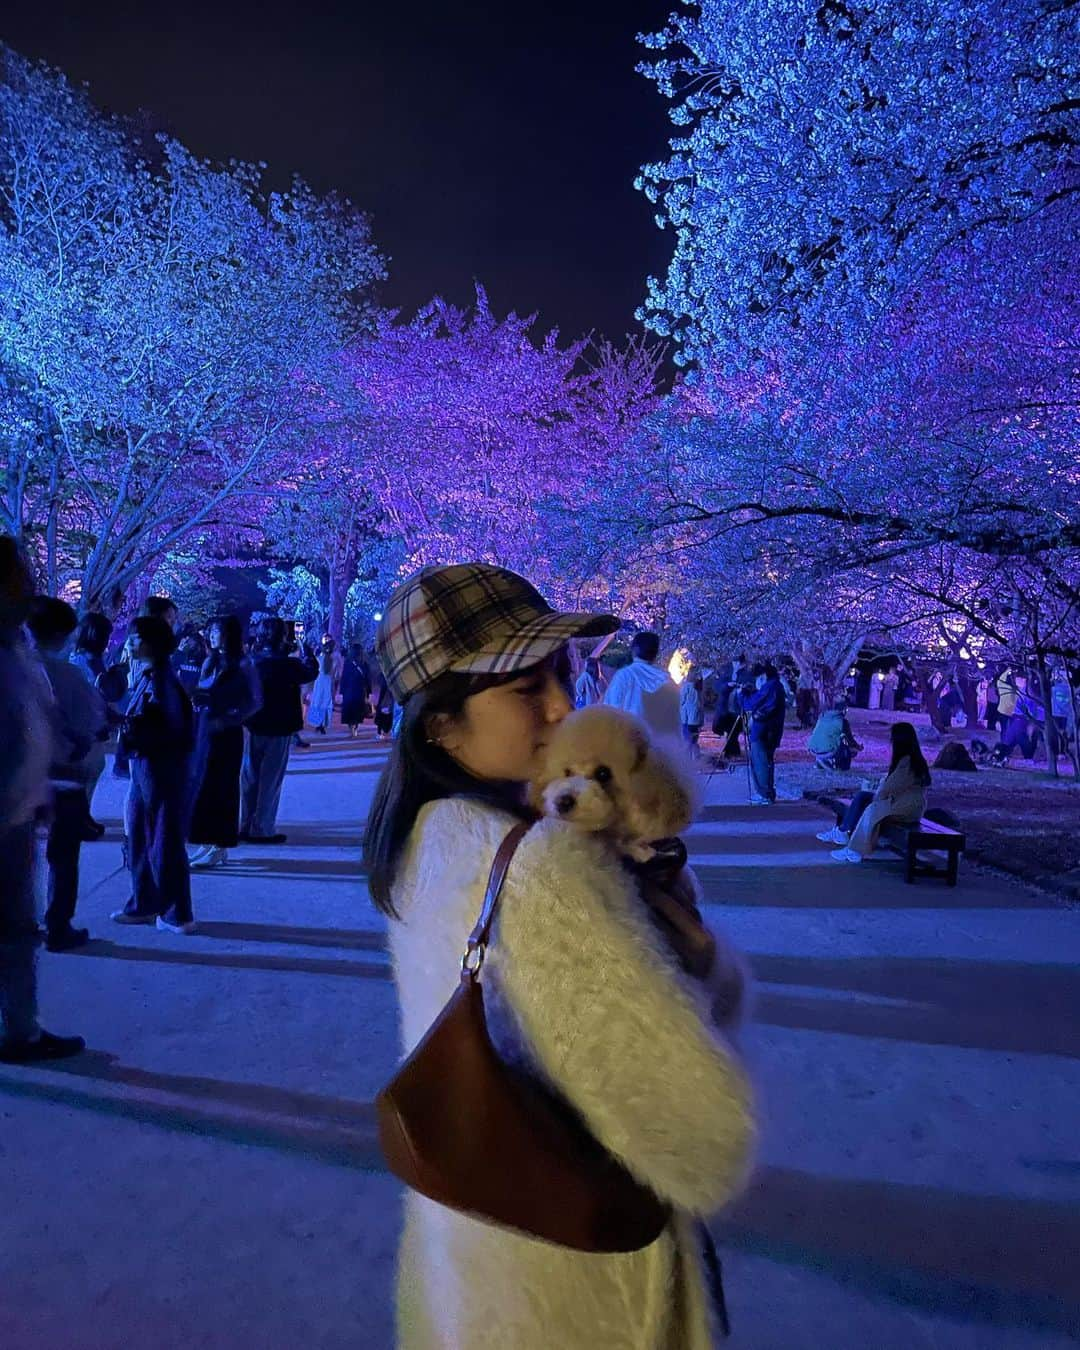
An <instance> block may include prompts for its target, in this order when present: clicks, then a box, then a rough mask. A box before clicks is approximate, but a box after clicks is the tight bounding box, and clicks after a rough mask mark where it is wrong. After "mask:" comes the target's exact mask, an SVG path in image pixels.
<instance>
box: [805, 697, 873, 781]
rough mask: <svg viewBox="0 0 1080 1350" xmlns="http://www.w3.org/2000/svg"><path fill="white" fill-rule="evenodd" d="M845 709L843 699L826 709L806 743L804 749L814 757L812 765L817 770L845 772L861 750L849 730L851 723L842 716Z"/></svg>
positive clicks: (845, 705)
mask: <svg viewBox="0 0 1080 1350" xmlns="http://www.w3.org/2000/svg"><path fill="white" fill-rule="evenodd" d="M846 708H847V704H846V703H845V701H844V700H843V699H838V700H837V702H836V706H835V707H834V708H826V709H825V711H824V712H823V713H822V714H821V716H820V717H819V718H818V720H817V723H816V725H815V726H814V729H813V731H812V732H811V733H810V738H809V740H808V741H807V742H806V748H807V750H808V751H809V752H810V754H812V755H813V756H814V763H815V764H816V765H817V766H818V768H819V769H840V770H841V771H842V772H846V770H848V769H850V768H851V761H852V760H853V759H854V758H855V756H856V755H857V754H858V752H859V751H860V750H861V749H862V746H861V745H860V744H859V742H858V741H857V740H856V739H855V734H854V732H853V731H852V730H851V723H850V722H849V721H848V720H847V717H846V716H845V715H844V713H845V709H846Z"/></svg>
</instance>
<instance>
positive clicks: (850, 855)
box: [158, 848, 862, 923]
mask: <svg viewBox="0 0 1080 1350" xmlns="http://www.w3.org/2000/svg"><path fill="white" fill-rule="evenodd" d="M829 857H830V858H835V859H836V861H837V862H846V863H861V862H862V854H861V853H856V852H855V850H854V849H853V848H834V849H833V851H832V852H831V853H830V854H829ZM158 922H159V923H160V922H161V920H160V919H159V920H158Z"/></svg>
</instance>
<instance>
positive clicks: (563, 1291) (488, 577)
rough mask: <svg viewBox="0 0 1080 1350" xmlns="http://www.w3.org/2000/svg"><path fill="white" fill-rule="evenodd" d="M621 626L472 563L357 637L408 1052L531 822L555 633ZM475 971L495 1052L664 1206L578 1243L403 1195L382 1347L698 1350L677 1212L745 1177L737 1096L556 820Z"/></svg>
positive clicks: (567, 828)
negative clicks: (395, 724)
mask: <svg viewBox="0 0 1080 1350" xmlns="http://www.w3.org/2000/svg"><path fill="white" fill-rule="evenodd" d="M616 627H617V620H615V619H613V618H611V617H609V616H595V615H586V614H565V613H558V612H556V611H553V610H552V609H551V608H550V607H549V606H548V605H547V604H546V603H545V601H544V600H543V599H542V597H541V596H540V595H539V594H538V593H537V592H536V591H535V590H534V589H533V587H532V586H530V585H529V584H528V583H527V582H526V581H525V580H524V579H523V578H521V577H519V576H517V575H515V574H514V573H512V572H508V571H506V570H504V569H502V568H498V567H492V566H488V565H484V564H471V565H465V566H455V567H444V568H427V569H425V570H424V571H422V572H420V573H419V574H418V575H417V576H415V577H413V578H412V579H411V580H409V581H407V582H405V583H404V584H403V585H402V586H401V587H399V589H398V590H397V591H396V592H395V594H394V595H393V596H392V598H391V600H390V602H389V604H388V605H387V609H386V614H385V617H384V619H383V620H382V623H381V625H380V629H379V633H378V637H377V644H376V645H377V651H378V655H379V661H380V665H381V667H382V669H383V672H384V675H385V678H386V680H387V682H388V684H389V686H390V689H391V691H392V693H393V696H394V698H395V699H396V700H397V701H398V702H399V703H400V704H402V705H403V714H402V726H401V731H400V735H399V737H398V739H397V741H396V742H395V744H394V747H393V750H392V751H391V756H390V760H389V762H388V764H387V766H386V768H385V770H384V772H383V776H382V778H381V780H380V783H379V787H378V791H377V793H376V798H375V803H374V805H373V808H372V812H371V816H370V819H369V823H368V830H367V836H366V839H365V850H364V851H365V863H366V866H367V870H368V874H369V881H370V887H371V892H372V895H373V897H374V899H375V902H376V904H377V905H378V906H379V908H380V909H382V910H383V911H384V912H385V913H387V914H389V915H390V916H391V917H392V918H394V919H396V920H399V921H398V922H394V923H392V924H391V932H390V945H391V951H392V955H393V961H394V970H395V978H396V981H397V987H398V994H399V998H400V1003H401V1012H402V1026H403V1038H404V1045H405V1051H406V1053H409V1052H410V1051H411V1050H412V1049H413V1048H414V1047H415V1046H416V1045H417V1043H418V1042H419V1041H420V1039H421V1038H422V1037H423V1036H424V1034H425V1033H426V1032H427V1030H428V1028H429V1026H430V1025H431V1024H432V1022H433V1021H434V1020H435V1019H436V1017H437V1016H438V1015H439V1013H440V1012H441V1010H442V1008H443V1005H444V1004H445V1002H446V1000H447V998H448V997H449V995H450V994H451V993H452V992H453V990H454V988H455V986H456V984H457V981H458V978H459V971H460V967H461V954H462V952H463V950H464V948H465V944H466V939H467V937H468V935H469V933H470V931H471V929H472V927H473V925H474V923H475V922H476V919H477V916H478V914H479V913H480V909H481V905H482V901H483V894H484V889H485V884H486V881H487V877H488V873H489V871H490V869H491V864H492V860H493V858H494V855H495V853H496V851H497V849H498V848H499V845H500V844H501V842H502V841H503V839H504V838H505V836H506V835H507V834H508V832H509V831H510V830H511V829H512V828H513V827H514V825H515V824H517V823H518V822H520V821H522V820H526V821H528V820H534V819H535V817H534V816H533V815H532V814H531V813H530V811H529V809H528V808H527V806H526V805H525V789H526V785H527V784H528V783H529V782H530V781H531V780H532V779H533V777H534V775H535V774H536V773H537V771H538V768H539V766H540V763H541V761H542V759H543V755H544V751H545V748H546V746H547V743H548V741H549V739H550V738H551V736H552V733H553V731H554V729H555V728H556V727H557V726H558V724H559V723H560V722H561V721H562V720H563V718H564V717H566V715H567V713H568V712H569V711H570V706H571V705H570V698H569V696H568V693H567V683H568V676H569V661H568V658H567V654H566V644H567V643H568V641H569V640H570V639H571V638H574V637H597V636H601V635H603V634H606V633H609V632H612V631H613V630H614V629H615V628H616ZM483 985H484V988H485V990H486V1002H487V1008H488V1020H489V1028H490V1032H491V1036H492V1039H493V1040H494V1042H495V1044H496V1045H497V1047H498V1049H499V1053H500V1056H501V1057H502V1058H503V1060H504V1061H507V1062H511V1063H514V1064H516V1065H519V1066H521V1067H523V1068H525V1069H526V1070H528V1071H529V1072H531V1073H532V1074H533V1075H534V1076H535V1077H537V1078H538V1079H540V1080H541V1081H542V1082H543V1083H545V1084H546V1085H547V1086H548V1087H550V1088H552V1089H554V1090H555V1091H556V1092H557V1093H558V1094H559V1095H561V1096H562V1097H563V1098H564V1099H565V1100H566V1101H567V1102H569V1103H570V1105H571V1106H572V1107H573V1108H574V1109H575V1110H576V1112H577V1113H578V1114H579V1115H580V1117H581V1118H582V1119H583V1120H584V1122H585V1124H586V1125H587V1126H588V1129H589V1130H590V1132H591V1133H592V1134H593V1136H594V1137H595V1138H596V1139H597V1140H598V1141H599V1142H600V1143H601V1144H602V1145H603V1146H604V1147H605V1148H606V1149H608V1150H609V1151H610V1152H611V1153H612V1154H614V1155H615V1156H616V1157H617V1158H618V1159H619V1160H620V1161H621V1162H622V1163H623V1164H624V1165H625V1166H626V1167H627V1168H628V1169H629V1171H630V1172H631V1173H632V1174H633V1175H634V1177H635V1178H636V1179H637V1180H638V1181H639V1182H642V1183H645V1184H646V1185H648V1186H649V1187H651V1188H652V1190H653V1191H654V1192H655V1193H656V1195H657V1196H659V1197H660V1199H661V1200H663V1201H664V1202H666V1203H667V1204H669V1205H670V1206H671V1208H672V1211H673V1213H672V1217H671V1218H670V1219H669V1221H668V1223H667V1226H666V1227H665V1228H664V1229H663V1231H662V1232H661V1234H660V1236H659V1237H658V1238H657V1239H656V1240H655V1241H654V1242H652V1243H650V1244H649V1245H647V1246H645V1247H642V1248H639V1249H638V1250H635V1251H630V1252H623V1253H619V1254H615V1255H606V1254H595V1253H591V1254H588V1255H586V1256H583V1255H582V1254H581V1252H579V1251H575V1250H572V1249H570V1248H565V1247H560V1246H557V1245H554V1244H552V1243H549V1242H545V1241H541V1240H539V1239H537V1238H535V1237H532V1236H529V1235H528V1234H526V1233H522V1232H519V1231H516V1230H512V1229H508V1228H504V1227H498V1226H496V1225H494V1224H488V1223H486V1222H484V1221H483V1220H481V1219H479V1218H476V1217H474V1216H471V1215H469V1214H465V1213H461V1212H458V1211H456V1210H452V1209H449V1208H445V1207H442V1206H440V1205H438V1204H436V1203H434V1202H433V1201H430V1200H428V1199H426V1198H425V1197H423V1196H421V1195H419V1194H417V1193H415V1192H413V1191H409V1192H408V1193H407V1195H406V1218H405V1228H404V1233H403V1237H402V1242H401V1248H400V1252H399V1267H398V1336H399V1339H398V1344H399V1345H400V1346H401V1347H402V1348H403V1350H435V1348H436V1347H465V1346H467V1347H469V1350H483V1348H484V1347H491V1350H494V1348H495V1347H499V1350H504V1348H505V1347H507V1346H513V1347H514V1350H541V1347H542V1348H543V1350H550V1347H551V1346H558V1347H560V1350H577V1348H579V1347H580V1350H594V1347H597V1346H601V1345H604V1346H634V1347H635V1348H639V1350H676V1348H678V1350H707V1347H709V1346H711V1345H713V1343H714V1336H715V1323H714V1315H713V1310H712V1304H711V1302H710V1297H709V1294H708V1292H707V1279H706V1275H705V1272H704V1270H703V1263H702V1260H701V1257H700V1254H699V1252H700V1248H699V1245H698V1235H697V1230H696V1228H695V1224H694V1221H693V1218H692V1216H696V1215H706V1214H709V1213H711V1212H713V1211H715V1210H716V1209H718V1208H719V1207H720V1206H722V1205H723V1204H725V1203H726V1202H727V1201H729V1200H730V1199H731V1198H732V1196H733V1195H734V1194H735V1193H737V1191H738V1190H739V1188H740V1187H741V1185H742V1184H743V1182H744V1180H745V1177H746V1174H747V1170H748V1167H749V1163H750V1154H751V1149H752V1143H753V1136H754V1127H753V1108H752V1103H751V1090H750V1087H749V1083H748V1080H747V1076H746V1073H745V1071H744V1069H743V1067H742V1066H741V1064H740V1062H739V1058H738V1055H737V1053H736V1052H735V1050H734V1048H733V1046H732V1044H731V1042H730V1040H729V1039H728V1037H727V1036H725V1035H724V1034H722V1033H718V1032H717V1031H716V1029H715V1028H714V1027H713V1025H712V1024H711V1023H710V1018H709V1011H708V1007H707V1001H706V999H705V998H704V997H702V994H701V991H700V989H698V988H697V987H695V985H694V983H693V982H692V981H690V980H689V979H687V978H685V977H684V976H683V974H682V973H681V971H680V970H679V969H678V967H677V965H676V963H675V962H674V961H673V959H672V958H671V956H670V954H669V952H668V951H667V950H665V948H664V945H663V942H662V940H661V938H660V937H659V936H658V934H657V932H656V930H655V929H654V928H653V927H652V925H651V924H650V923H649V921H648V919H647V918H645V917H644V916H643V913H642V909H641V905H640V901H639V898H638V895H637V892H636V891H635V889H634V884H633V881H632V880H631V878H630V874H629V873H628V872H627V871H626V870H625V869H624V868H623V867H622V866H621V865H620V864H619V862H618V860H617V859H615V858H613V856H612V854H611V852H610V850H609V849H608V848H607V846H606V845H605V844H604V843H603V842H602V841H600V840H599V839H597V838H596V837H594V836H592V835H589V834H586V833H583V832H582V831H580V830H578V829H575V828H574V826H573V825H571V824H568V823H566V822H564V821H562V820H558V819H550V818H544V819H541V820H539V821H536V823H534V824H533V825H532V827H531V829H530V830H529V832H528V833H527V834H526V835H525V837H524V839H523V840H522V842H521V843H520V845H519V846H518V849H517V852H516V854H515V855H514V858H513V861H512V863H511V865H510V869H509V872H508V875H507V879H506V883H505V886H504V889H503V893H502V901H501V906H500V910H499V918H498V920H497V923H496V927H495V930H494V936H493V941H492V944H491V946H490V949H489V950H488V952H487V959H486V962H485V964H484V978H483ZM497 1161H498V1160H495V1159H493V1166H495V1165H497Z"/></svg>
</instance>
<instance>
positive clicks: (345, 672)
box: [341, 642, 371, 736]
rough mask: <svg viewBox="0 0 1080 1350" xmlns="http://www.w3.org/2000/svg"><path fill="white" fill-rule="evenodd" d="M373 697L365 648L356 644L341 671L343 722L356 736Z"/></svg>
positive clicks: (350, 649) (351, 648)
mask: <svg viewBox="0 0 1080 1350" xmlns="http://www.w3.org/2000/svg"><path fill="white" fill-rule="evenodd" d="M370 697H371V671H370V669H369V668H368V663H367V662H366V661H365V660H364V648H363V647H362V645H361V644H360V643H359V642H354V643H353V644H352V646H351V647H350V648H349V654H348V656H347V657H346V658H345V664H344V666H343V667H342V670H341V721H342V725H343V726H347V727H348V728H349V735H350V736H355V735H356V733H357V730H358V728H359V727H360V724H361V723H362V722H363V721H364V719H365V718H366V717H367V714H368V699H369V698H370Z"/></svg>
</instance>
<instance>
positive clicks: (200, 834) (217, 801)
mask: <svg viewBox="0 0 1080 1350" xmlns="http://www.w3.org/2000/svg"><path fill="white" fill-rule="evenodd" d="M206 722H207V719H206V718H205V717H200V719H199V723H200V725H199V732H198V741H197V744H196V747H195V756H194V763H195V770H194V774H193V781H192V787H193V789H194V794H193V795H194V800H193V803H192V808H191V824H190V827H189V830H188V840H189V842H190V843H192V844H213V845H214V847H215V848H235V847H236V845H237V834H238V830H239V822H240V765H241V762H242V761H243V758H244V729H243V727H225V728H223V729H222V730H221V731H210V729H209V727H208V726H207V725H206Z"/></svg>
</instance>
